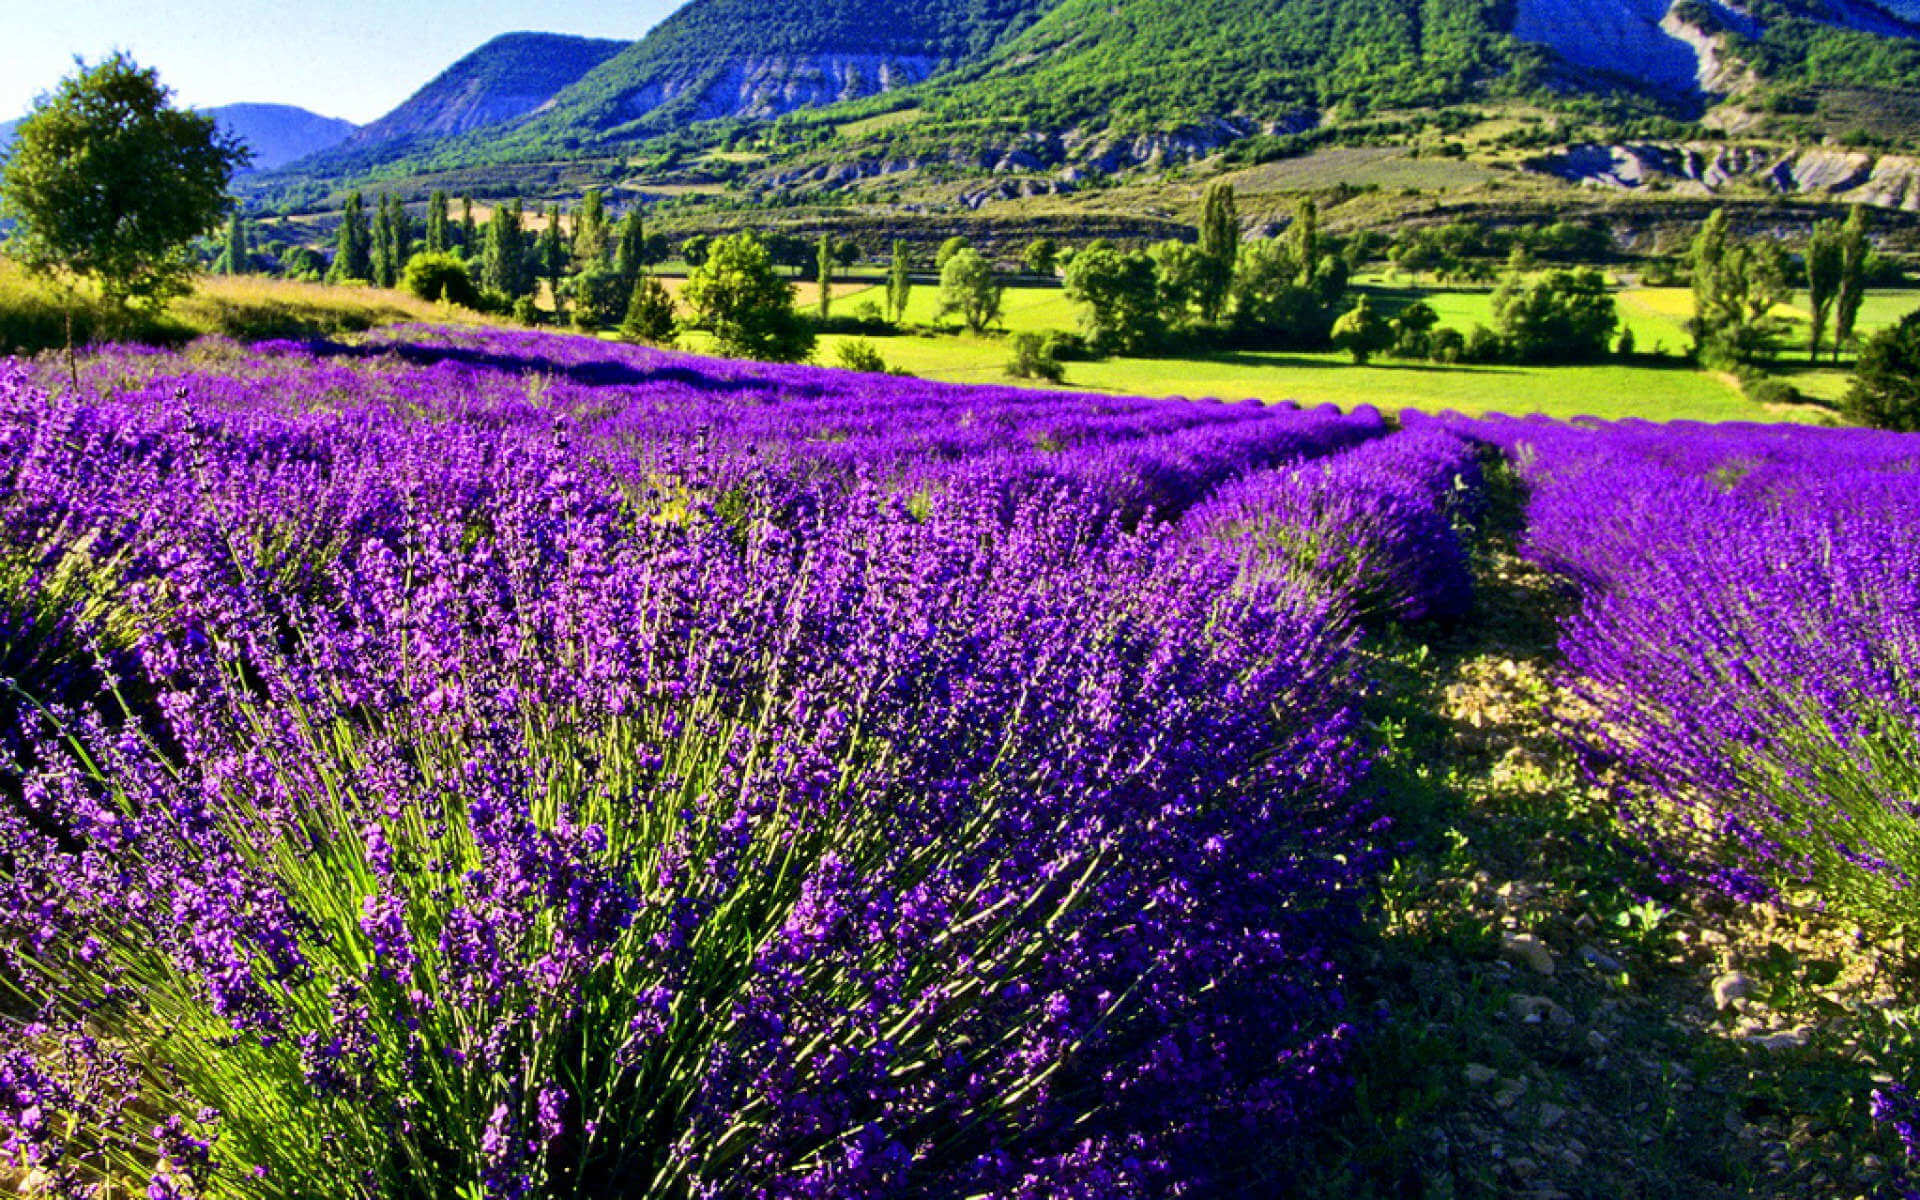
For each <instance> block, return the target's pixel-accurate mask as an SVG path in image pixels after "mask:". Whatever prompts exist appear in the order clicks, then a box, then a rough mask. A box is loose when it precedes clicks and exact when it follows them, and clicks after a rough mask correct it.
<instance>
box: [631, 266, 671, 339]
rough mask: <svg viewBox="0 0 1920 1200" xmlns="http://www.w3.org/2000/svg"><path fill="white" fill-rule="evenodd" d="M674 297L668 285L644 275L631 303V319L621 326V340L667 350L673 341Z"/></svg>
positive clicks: (636, 287)
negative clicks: (643, 343)
mask: <svg viewBox="0 0 1920 1200" xmlns="http://www.w3.org/2000/svg"><path fill="white" fill-rule="evenodd" d="M673 332H674V309H673V297H672V296H671V295H669V294H668V292H667V288H666V285H665V284H663V283H661V282H660V281H659V280H658V279H656V278H654V277H653V276H651V275H642V276H641V277H640V279H639V281H638V282H637V283H635V284H634V285H633V295H632V296H630V297H628V299H627V315H626V318H625V319H624V320H622V321H621V322H620V336H621V337H623V338H625V339H626V340H628V341H630V342H645V343H646V344H647V345H649V346H664V345H666V344H668V343H669V342H671V341H673Z"/></svg>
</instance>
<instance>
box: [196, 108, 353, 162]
mask: <svg viewBox="0 0 1920 1200" xmlns="http://www.w3.org/2000/svg"><path fill="white" fill-rule="evenodd" d="M207 114H208V115H209V116H211V117H212V118H213V119H214V120H216V121H218V122H219V123H220V128H222V129H224V130H226V131H227V132H228V133H230V134H233V135H234V136H236V137H238V138H239V139H240V140H241V141H243V142H245V143H246V144H247V145H248V146H249V147H251V148H252V150H253V162H252V163H251V164H250V165H249V168H248V169H249V170H254V171H273V170H278V169H279V168H281V167H284V166H286V165H287V164H288V163H291V162H297V161H298V160H300V159H303V158H305V157H307V156H308V155H310V154H318V153H320V152H321V151H322V150H329V149H332V148H333V147H334V146H337V145H339V144H340V143H342V142H344V141H346V140H347V138H349V137H350V136H352V134H353V132H354V130H355V129H357V128H358V126H356V125H355V124H354V123H353V122H351V121H342V120H340V119H338V118H336V117H323V116H321V115H320V114H318V113H312V112H308V111H307V110H306V109H304V108H294V107H293V106H291V105H287V104H229V105H225V106H223V107H220V108H210V109H208V110H207Z"/></svg>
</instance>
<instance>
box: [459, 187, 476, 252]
mask: <svg viewBox="0 0 1920 1200" xmlns="http://www.w3.org/2000/svg"><path fill="white" fill-rule="evenodd" d="M460 204H461V214H462V215H461V217H460V249H461V250H462V251H464V252H465V253H466V255H467V257H468V258H472V257H473V255H474V253H475V252H476V251H477V250H479V248H480V226H479V223H478V222H476V221H475V220H474V219H473V197H472V196H462V197H460Z"/></svg>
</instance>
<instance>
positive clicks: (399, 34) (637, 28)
mask: <svg viewBox="0 0 1920 1200" xmlns="http://www.w3.org/2000/svg"><path fill="white" fill-rule="evenodd" d="M675 7H677V0H599V2H597V3H596V2H595V0H543V2H540V3H533V2H530V0H519V2H518V3H514V2H512V0H384V2H382V0H306V2H304V3H302V2H300V0H254V2H253V3H243V2H241V0H176V2H174V3H160V2H155V0H146V2H138V0H118V2H114V0H0V14H5V15H0V120H9V119H11V118H13V117H17V116H19V115H21V114H22V113H24V112H25V111H26V110H27V109H28V107H29V106H31V105H32V103H33V99H34V97H35V96H37V95H39V94H40V93H41V92H44V91H47V90H49V89H50V88H52V87H53V85H54V84H56V83H58V82H59V81H60V78H61V76H63V75H66V74H67V73H68V72H69V71H71V70H72V68H73V56H74V55H76V54H79V55H82V56H84V57H85V58H86V59H87V60H88V61H93V60H96V59H99V58H101V57H104V56H105V55H106V54H108V53H110V52H112V51H114V50H117V49H118V50H127V51H129V52H131V53H132V54H133V56H134V57H135V58H136V59H138V60H139V61H140V63H141V65H143V66H152V67H158V68H159V69H160V78H161V79H162V80H163V81H165V82H166V83H167V84H169V85H170V86H172V87H173V88H174V90H175V91H176V92H177V93H178V99H179V101H180V102H181V103H183V104H191V105H195V106H197V107H203V108H210V107H213V106H215V105H220V104H235V103H240V102H243V101H251V102H258V103H270V104H297V105H299V106H300V107H302V108H310V109H312V110H313V111H315V112H318V113H323V114H325V115H326V116H330V117H345V118H347V119H348V120H350V121H358V122H362V123H364V122H367V121H371V120H372V119H373V118H375V117H377V116H379V115H381V114H382V113H384V112H386V111H387V110H388V109H390V108H392V107H393V106H394V105H396V104H398V103H399V102H400V101H402V100H404V99H406V98H407V97H408V96H409V95H411V94H412V93H413V92H414V90H415V89H417V88H418V87H419V86H420V85H421V84H423V83H425V82H426V81H427V80H429V79H431V78H433V77H434V76H435V75H437V74H439V73H440V71H441V70H442V69H443V68H445V67H446V66H448V65H449V64H451V63H452V62H453V61H454V60H455V59H457V58H459V57H460V56H461V55H463V54H465V53H466V52H467V51H469V50H471V49H473V48H474V47H476V46H478V45H479V44H480V43H482V42H484V41H486V40H487V39H488V38H490V37H493V36H494V35H495V34H500V33H509V32H512V31H514V30H520V29H533V30H540V31H542V32H546V33H578V34H585V35H587V36H590V37H610V38H625V39H633V38H637V37H639V36H640V35H641V34H643V33H645V32H646V31H647V30H648V29H649V28H650V27H651V26H653V25H654V24H655V23H656V22H658V21H659V20H660V18H662V17H664V16H666V15H667V14H668V13H669V12H671V11H673V9H674V8H675ZM9 10H11V11H9Z"/></svg>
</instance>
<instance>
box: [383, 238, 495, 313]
mask: <svg viewBox="0 0 1920 1200" xmlns="http://www.w3.org/2000/svg"><path fill="white" fill-rule="evenodd" d="M400 286H401V288H402V289H404V290H405V291H407V292H409V293H411V294H413V295H415V296H418V297H419V298H420V299H422V300H430V301H440V300H444V301H446V302H447V303H449V304H458V305H461V306H462V307H464V308H479V307H480V290H479V289H478V288H476V287H475V286H474V285H473V276H472V275H471V274H469V273H468V271H467V265H466V264H465V263H463V262H461V261H460V260H459V259H457V258H455V257H454V256H453V255H451V254H449V253H447V252H446V251H444V250H428V251H425V252H424V253H421V254H416V255H414V256H413V257H412V258H410V259H408V260H407V269H406V270H405V271H404V272H403V273H402V274H401V276H400Z"/></svg>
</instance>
